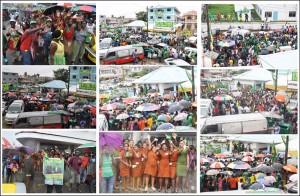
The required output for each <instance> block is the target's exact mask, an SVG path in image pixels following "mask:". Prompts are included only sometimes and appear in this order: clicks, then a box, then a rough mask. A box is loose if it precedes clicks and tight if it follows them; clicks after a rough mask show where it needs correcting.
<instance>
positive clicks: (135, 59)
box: [132, 49, 137, 65]
mask: <svg viewBox="0 0 300 196" xmlns="http://www.w3.org/2000/svg"><path fill="white" fill-rule="evenodd" d="M132 57H133V64H134V65H135V64H137V49H135V50H134V52H133V53H132Z"/></svg>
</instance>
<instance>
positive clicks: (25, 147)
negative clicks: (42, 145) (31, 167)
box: [18, 146, 34, 154]
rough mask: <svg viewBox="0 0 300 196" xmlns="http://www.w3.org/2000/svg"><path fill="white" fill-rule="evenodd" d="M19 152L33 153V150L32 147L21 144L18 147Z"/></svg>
mask: <svg viewBox="0 0 300 196" xmlns="http://www.w3.org/2000/svg"><path fill="white" fill-rule="evenodd" d="M18 150H19V152H20V153H23V154H33V153H34V150H33V149H32V148H30V147H29V146H21V147H19V148H18Z"/></svg>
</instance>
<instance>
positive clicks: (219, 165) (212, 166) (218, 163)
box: [210, 162, 225, 169]
mask: <svg viewBox="0 0 300 196" xmlns="http://www.w3.org/2000/svg"><path fill="white" fill-rule="evenodd" d="M224 167H225V165H224V164H223V163H221V162H214V163H212V164H211V165H210V168H214V169H221V168H224Z"/></svg>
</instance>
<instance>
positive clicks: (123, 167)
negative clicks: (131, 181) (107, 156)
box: [119, 150, 130, 176]
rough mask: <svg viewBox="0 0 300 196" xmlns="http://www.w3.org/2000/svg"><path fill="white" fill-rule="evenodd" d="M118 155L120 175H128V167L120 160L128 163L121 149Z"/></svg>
mask: <svg viewBox="0 0 300 196" xmlns="http://www.w3.org/2000/svg"><path fill="white" fill-rule="evenodd" d="M119 157H120V164H119V169H120V176H130V170H129V167H128V166H127V165H125V164H124V163H123V162H122V161H124V162H125V163H128V164H129V161H128V158H127V157H126V156H125V151H124V150H122V151H121V152H120V153H119Z"/></svg>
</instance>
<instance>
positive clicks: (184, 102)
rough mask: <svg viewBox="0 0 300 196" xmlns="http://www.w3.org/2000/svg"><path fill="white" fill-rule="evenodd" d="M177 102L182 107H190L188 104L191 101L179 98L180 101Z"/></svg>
mask: <svg viewBox="0 0 300 196" xmlns="http://www.w3.org/2000/svg"><path fill="white" fill-rule="evenodd" d="M178 104H179V105H180V106H182V108H188V107H190V106H191V105H192V103H191V102H189V101H186V100H184V99H183V100H181V101H179V102H178Z"/></svg>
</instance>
